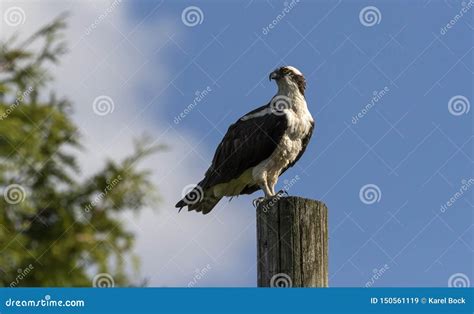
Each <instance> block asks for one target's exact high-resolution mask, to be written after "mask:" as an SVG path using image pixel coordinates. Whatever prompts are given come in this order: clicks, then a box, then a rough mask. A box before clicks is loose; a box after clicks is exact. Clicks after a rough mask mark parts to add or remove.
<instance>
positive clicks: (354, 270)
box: [62, 0, 474, 287]
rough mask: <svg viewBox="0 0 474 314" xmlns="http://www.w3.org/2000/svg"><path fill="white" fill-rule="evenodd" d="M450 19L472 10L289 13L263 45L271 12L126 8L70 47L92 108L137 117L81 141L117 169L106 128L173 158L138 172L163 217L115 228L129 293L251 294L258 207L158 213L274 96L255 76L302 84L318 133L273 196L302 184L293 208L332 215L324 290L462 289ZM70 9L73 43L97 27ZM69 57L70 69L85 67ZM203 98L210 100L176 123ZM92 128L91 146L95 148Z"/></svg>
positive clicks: (325, 4)
mask: <svg viewBox="0 0 474 314" xmlns="http://www.w3.org/2000/svg"><path fill="white" fill-rule="evenodd" d="M286 3H287V4H286V5H287V6H288V5H290V3H291V1H288V2H286ZM463 4H464V5H465V6H466V8H467V7H468V6H469V2H468V1H465V2H461V1H450V0H446V1H441V0H433V1H429V0H424V1H402V0H400V1H305V0H301V1H299V2H294V3H293V4H292V5H291V6H292V9H290V10H287V11H288V12H287V13H285V16H284V17H283V18H281V19H279V21H278V22H276V23H274V26H273V28H272V29H270V30H269V31H267V32H265V31H263V29H264V28H265V27H266V26H268V25H269V24H271V23H273V22H272V21H273V20H275V19H277V16H278V15H279V14H281V13H282V11H283V10H284V8H285V3H284V2H283V1H272V2H269V1H230V2H226V3H225V4H222V3H220V2H218V1H191V2H188V1H164V2H158V1H133V2H124V5H121V6H120V8H117V9H116V11H114V12H112V13H111V14H110V15H109V16H108V17H106V19H104V21H103V22H101V24H100V25H98V27H97V30H95V31H94V34H92V35H91V36H88V37H86V38H83V37H84V36H83V37H80V36H79V37H78V38H77V40H78V41H79V42H80V43H83V44H84V45H80V47H79V46H78V48H74V49H86V48H83V46H86V47H87V49H89V50H90V51H94V54H91V55H90V56H89V57H85V59H87V60H88V61H87V62H89V64H88V65H87V66H85V67H87V68H88V69H84V68H85V67H82V69H80V70H77V71H82V72H80V75H79V76H78V77H80V76H82V77H81V78H80V79H81V80H82V84H83V85H84V86H86V87H87V90H88V92H90V90H93V91H94V92H90V93H91V96H90V98H91V99H86V100H87V101H92V99H93V95H96V94H98V93H106V94H107V95H110V96H111V97H113V98H114V99H115V100H117V99H119V93H123V92H124V90H127V91H130V93H131V94H133V100H134V103H133V106H131V105H130V104H128V103H125V101H115V109H116V110H115V112H114V113H113V114H111V115H110V116H107V117H105V118H99V117H93V118H91V117H92V116H93V115H87V114H90V113H87V114H84V115H82V116H81V115H78V117H79V118H78V123H79V124H80V126H81V127H82V128H83V131H84V132H85V133H87V134H94V135H96V136H94V137H93V138H94V141H95V142H97V143H99V142H101V143H102V144H103V150H104V151H106V152H107V153H109V154H112V156H118V155H120V154H119V153H116V154H115V153H114V152H115V151H118V150H119V148H120V147H121V140H120V139H116V137H118V136H115V135H114V136H113V137H114V139H113V140H110V137H109V138H106V136H105V135H104V134H108V133H107V132H106V131H105V130H106V129H107V128H108V127H109V128H110V130H111V131H110V132H111V133H110V134H112V133H114V134H115V133H117V127H118V128H119V132H118V133H119V134H127V136H128V135H136V133H137V132H135V130H140V127H141V126H143V125H150V127H149V128H148V129H147V131H148V133H151V135H152V136H153V137H154V138H156V139H157V140H159V141H163V142H165V143H167V144H169V145H170V149H171V153H170V154H171V155H166V154H165V155H163V157H162V158H163V159H160V158H161V157H160V158H157V159H156V162H155V163H151V164H150V166H151V167H156V169H155V168H154V169H153V170H154V175H155V176H156V177H157V179H156V182H157V183H158V188H159V189H161V191H162V197H163V198H164V203H163V204H162V206H160V207H159V208H158V209H157V210H156V211H153V210H151V211H149V212H147V213H146V214H145V215H144V216H142V217H139V218H136V217H135V218H134V217H129V218H128V219H131V220H133V222H132V223H131V226H132V228H135V227H133V225H136V228H135V229H136V231H137V234H138V245H137V250H138V255H139V256H140V257H141V258H142V260H143V263H144V267H143V270H142V274H141V276H144V277H146V278H148V279H149V283H150V285H153V286H183V285H184V286H186V285H187V284H188V282H191V281H192V280H194V279H193V278H195V276H194V274H195V270H199V269H202V268H205V267H206V265H210V266H209V267H210V271H209V272H207V273H206V275H205V276H203V278H200V279H199V282H198V284H197V286H255V284H256V268H255V262H256V243H255V222H254V221H255V209H253V207H252V205H251V201H252V199H253V198H255V197H257V196H260V194H259V193H260V192H259V193H255V194H254V195H251V196H244V197H240V198H239V199H237V200H236V201H234V200H233V201H232V202H231V203H228V202H227V201H222V202H221V203H220V204H219V205H218V206H217V207H216V208H215V209H214V211H213V212H212V213H211V214H210V215H208V216H204V217H203V216H201V215H198V214H196V213H185V212H182V213H181V214H179V215H177V214H176V213H175V211H174V208H172V204H174V202H175V201H177V200H178V199H179V198H180V197H181V191H182V188H183V187H184V186H186V185H188V184H191V183H196V182H198V181H199V180H200V179H201V178H202V175H203V174H204V171H205V170H206V168H207V167H208V165H209V163H210V161H211V159H212V155H213V152H214V149H215V147H216V146H217V144H218V143H219V141H220V140H221V138H222V136H223V134H224V133H225V131H226V130H227V127H228V125H230V124H231V123H233V122H234V121H235V120H237V119H238V118H239V117H240V116H241V115H243V114H245V113H246V112H248V111H250V110H252V109H253V108H256V107H258V106H261V105H263V104H265V103H267V102H268V101H269V99H270V98H271V97H272V96H273V95H274V94H275V92H276V86H275V84H274V82H269V81H268V79H267V78H268V73H269V72H270V71H272V70H273V69H274V68H276V67H278V66H282V65H293V66H295V67H297V68H298V69H300V70H301V71H302V72H303V73H304V74H305V76H306V79H307V84H308V85H307V92H306V98H307V102H308V105H309V109H310V111H311V112H312V114H313V116H314V117H315V121H316V128H315V133H314V135H313V138H312V140H311V142H310V144H309V147H308V149H307V151H306V153H305V155H304V156H303V158H302V159H301V160H300V161H299V163H298V164H297V166H295V167H293V168H292V169H290V170H289V171H287V173H285V174H284V175H283V176H282V177H281V178H280V183H279V185H278V186H277V187H282V186H283V182H284V180H285V179H286V180H291V179H292V178H295V177H296V176H298V177H299V178H300V179H299V180H298V182H297V183H296V184H295V185H294V186H292V187H291V189H290V191H289V193H290V194H292V195H298V196H303V197H307V198H312V199H318V200H322V201H324V202H325V203H326V204H327V205H328V208H329V230H330V240H329V241H330V242H329V258H330V259H329V268H330V269H329V270H330V281H329V284H330V286H334V287H337V286H365V285H366V284H367V283H368V282H371V284H372V285H373V286H387V287H390V286H440V287H444V286H447V285H448V282H449V281H450V278H451V281H452V280H454V279H455V278H458V277H459V276H461V278H462V280H466V279H465V278H468V280H469V279H470V280H471V281H472V280H474V276H473V275H474V271H473V266H472V265H473V264H474V263H473V248H474V228H473V226H474V225H473V204H474V200H473V197H472V196H473V193H472V188H473V187H472V186H471V185H470V183H469V180H470V179H472V178H474V176H473V167H472V163H473V145H472V144H473V127H472V126H473V121H472V112H471V111H469V110H468V109H469V107H470V102H472V100H473V95H472V87H473V84H472V77H473V76H472V75H473V71H474V66H473V51H472V46H473V37H472V30H473V29H474V28H473V26H474V23H473V19H472V16H473V12H474V11H473V9H472V8H470V9H468V10H467V11H466V12H467V13H464V14H465V15H464V16H462V17H460V18H456V21H455V22H454V25H452V26H451V28H449V29H448V30H447V31H444V32H443V31H441V28H442V27H444V26H445V25H446V24H448V23H450V21H451V20H453V19H454V18H455V16H456V14H459V12H460V11H461V9H462V8H463ZM88 5H89V6H90V4H86V5H84V4H83V5H82V6H88ZM71 6H73V7H72V8H71V10H72V11H73V13H74V12H75V11H74V10H76V11H77V12H79V11H80V12H83V11H84V12H85V11H87V12H89V11H91V12H93V13H90V12H89V13H87V14H89V15H86V13H84V16H87V17H88V18H89V19H88V20H87V19H86V20H85V21H83V20H81V21H79V19H76V20H73V21H72V22H71V25H72V27H74V25H75V24H74V23H76V21H77V23H79V24H80V25H79V26H77V28H78V29H81V30H83V29H84V27H85V26H87V25H88V24H89V23H91V19H90V18H91V17H92V21H93V19H94V17H96V16H97V14H98V13H100V12H103V11H102V9H100V8H96V7H94V6H90V10H84V8H83V7H82V8H80V9H79V8H78V6H80V5H79V4H77V3H76V4H73V5H71ZM189 6H196V7H198V8H199V9H200V10H201V12H202V15H200V16H199V17H198V18H199V19H200V21H201V23H200V24H199V23H198V24H197V25H195V26H192V27H190V26H186V25H185V24H184V23H183V20H182V12H183V10H185V9H186V8H187V7H189ZM368 6H373V7H376V9H377V10H378V12H376V13H375V14H376V16H375V23H374V24H373V25H371V24H372V23H371V20H365V19H363V18H362V20H361V18H360V12H361V11H363V10H364V8H366V7H368ZM81 10H82V11H81ZM118 12H120V13H118ZM81 14H82V13H81ZM79 16H80V15H79ZM119 17H120V19H123V20H125V21H126V22H124V23H118V19H119ZM377 22H378V23H377ZM81 23H82V24H81ZM363 24H369V26H365V25H363ZM118 31H119V33H120V34H118V35H117V32H118ZM443 33H444V34H443ZM76 35H77V34H76ZM114 36H117V38H118V39H117V40H116V42H113V41H114V40H115V39H114V38H115V37H114ZM70 38H71V40H72V41H73V42H74V39H75V38H74V36H73V35H71V37H70ZM109 41H110V46H105V44H104V46H103V47H102V48H101V46H100V45H102V44H103V43H104V42H107V43H108V42H109ZM93 43H96V44H93ZM107 47H108V48H107ZM110 47H112V48H110ZM74 49H72V54H73V56H74V53H76V57H71V60H72V61H73V62H72V63H74V62H79V63H81V62H83V61H78V58H77V52H75V50H74ZM86 56H87V54H86ZM81 57H82V55H81ZM74 58H76V59H74ZM88 58H89V59H88ZM104 60H105V63H108V65H107V68H104V69H102V68H101V67H102V65H101V64H102V63H101V62H102V61H104ZM99 61H100V62H99ZM66 66H67V65H66ZM124 66H125V68H123V67H124ZM91 69H93V70H91ZM97 69H98V70H97ZM86 71H88V72H86ZM117 73H118V74H117ZM99 75H101V76H99ZM99 78H100V79H99ZM63 84H65V83H63ZM106 84H107V86H105V85H106ZM69 85H73V84H72V83H69ZM69 85H68V86H64V85H63V86H62V90H64V91H67V90H69V89H71V88H72V87H71V86H69ZM76 85H77V83H76ZM118 86H120V87H121V88H120V89H121V91H117V88H118ZM123 86H125V87H123ZM76 88H77V86H76ZM206 88H209V90H210V92H208V93H207V95H206V96H205V97H202V99H201V100H200V101H198V102H197V103H196V105H195V106H193V108H192V110H190V111H189V112H187V113H186V114H185V117H184V118H183V119H182V120H181V121H180V122H179V123H175V121H174V119H175V117H176V116H178V115H180V113H182V112H184V110H185V109H186V108H187V107H188V106H189V105H190V104H191V103H193V101H194V99H195V97H196V91H200V92H202V91H203V90H205V89H206ZM382 91H383V92H382ZM374 92H375V93H376V94H377V95H378V97H377V100H376V101H375V100H374ZM70 94H73V92H71V93H70ZM72 97H74V96H72ZM76 97H78V99H79V97H83V95H79V93H77V95H76ZM88 97H89V96H88ZM87 108H88V107H87ZM450 108H451V110H450ZM80 110H83V109H79V111H80ZM84 110H85V109H84ZM121 110H122V111H123V112H122V111H121ZM359 113H360V116H359V119H358V120H357V121H355V123H354V122H353V117H354V116H357V115H358V114H359ZM119 115H121V116H120V118H117V117H118V116H119ZM114 117H115V118H114ZM99 119H102V120H99ZM107 119H110V120H107ZM112 119H115V120H112ZM98 125H99V126H100V127H101V128H103V129H104V134H100V133H102V132H96V133H94V132H95V131H94V130H96V128H97V126H98ZM124 125H125V126H126V128H125V127H123V126H124ZM129 131H130V132H129ZM110 134H109V135H110ZM121 136H122V135H121ZM91 145H92V144H91ZM166 156H168V157H166ZM85 158H86V157H85ZM158 163H159V164H160V165H159V166H157V165H158ZM92 164H93V162H92V161H89V165H91V167H92ZM463 180H466V181H463ZM466 182H468V184H464V183H466ZM367 185H371V186H372V187H373V186H374V185H375V186H376V187H375V192H376V194H377V195H376V199H375V200H372V199H371V198H370V193H369V194H368V196H367V197H368V198H364V197H361V196H360V193H361V189H362V188H363V187H365V186H367ZM463 186H464V188H465V189H464V190H465V191H464V192H463V194H462V195H460V196H459V195H458V196H456V197H455V193H456V192H459V191H460V190H462V188H463ZM369 187H370V186H369ZM362 194H363V193H362ZM453 197H455V199H454V202H452V204H451V205H449V206H447V207H446V208H445V209H442V206H443V205H445V204H446V202H448V201H449V200H450V199H451V198H453ZM160 232H161V233H160ZM381 269H384V271H382V272H381ZM382 273H383V274H382ZM459 274H461V275H459ZM453 276H454V277H453ZM375 277H377V278H375ZM453 278H454V279H453Z"/></svg>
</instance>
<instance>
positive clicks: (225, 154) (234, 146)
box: [176, 66, 314, 214]
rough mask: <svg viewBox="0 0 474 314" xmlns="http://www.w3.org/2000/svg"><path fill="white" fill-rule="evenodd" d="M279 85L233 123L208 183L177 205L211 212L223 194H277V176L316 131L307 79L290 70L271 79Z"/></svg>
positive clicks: (207, 176) (282, 69) (286, 68)
mask: <svg viewBox="0 0 474 314" xmlns="http://www.w3.org/2000/svg"><path fill="white" fill-rule="evenodd" d="M269 80H270V81H271V80H275V81H276V84H277V86H278V92H277V94H276V95H275V96H274V97H273V98H272V99H271V101H270V102H269V103H268V104H266V105H264V106H262V107H260V108H257V109H255V110H252V111H250V112H249V113H247V114H246V115H244V116H243V117H241V118H240V119H239V120H237V122H235V123H234V124H232V125H231V126H230V127H229V129H228V130H227V133H226V134H225V136H224V138H223V140H222V141H221V143H220V144H219V146H218V147H217V150H216V152H215V154H214V158H213V160H212V164H211V166H210V167H209V169H208V170H207V171H206V174H205V176H204V179H203V180H202V181H201V182H199V183H198V184H197V185H196V186H194V188H193V189H192V190H191V191H189V192H188V193H186V195H184V197H183V199H182V200H180V201H179V202H178V203H177V204H176V207H177V208H179V209H180V210H181V209H182V208H183V207H186V206H187V207H188V210H189V211H191V210H195V211H197V212H202V213H203V214H207V213H209V212H210V211H211V210H212V209H213V208H214V206H216V204H217V203H218V202H219V200H220V199H221V198H223V197H224V196H230V197H232V196H237V195H241V194H251V193H253V192H255V191H257V190H259V189H261V190H263V192H264V194H265V198H271V197H273V196H275V185H276V183H277V180H278V177H279V176H280V175H281V174H282V173H284V172H285V171H286V170H287V169H288V168H290V167H292V166H293V165H294V164H295V163H296V162H297V161H298V160H299V159H300V157H301V155H303V153H304V151H305V149H306V146H307V145H308V142H309V140H310V138H311V135H312V133H313V129H314V120H313V117H312V116H311V113H310V112H309V110H308V107H307V105H306V99H305V95H304V93H305V88H306V80H305V78H304V76H303V74H302V73H301V72H300V71H299V70H298V69H296V68H295V67H292V66H284V67H280V68H278V69H276V70H275V71H273V72H272V73H270V75H269Z"/></svg>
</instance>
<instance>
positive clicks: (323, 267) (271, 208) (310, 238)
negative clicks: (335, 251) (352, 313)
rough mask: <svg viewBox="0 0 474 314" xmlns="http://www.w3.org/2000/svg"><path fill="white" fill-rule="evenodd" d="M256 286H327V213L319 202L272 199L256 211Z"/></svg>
mask: <svg viewBox="0 0 474 314" xmlns="http://www.w3.org/2000/svg"><path fill="white" fill-rule="evenodd" d="M257 246H258V248H257V249H258V252H257V257H258V266H257V272H258V286H259V287H272V286H273V287H327V286H328V209H327V207H326V205H325V204H324V203H322V202H320V201H315V200H310V199H305V198H301V197H294V196H291V197H282V198H278V197H275V198H273V199H270V200H265V201H263V202H262V203H260V204H259V206H258V208H257Z"/></svg>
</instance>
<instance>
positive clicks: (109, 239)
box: [0, 16, 161, 286]
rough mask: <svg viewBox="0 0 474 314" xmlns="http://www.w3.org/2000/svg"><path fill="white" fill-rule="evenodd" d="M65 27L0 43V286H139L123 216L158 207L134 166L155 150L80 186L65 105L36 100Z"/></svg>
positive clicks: (59, 51) (144, 147) (143, 145)
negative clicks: (109, 280)
mask: <svg viewBox="0 0 474 314" xmlns="http://www.w3.org/2000/svg"><path fill="white" fill-rule="evenodd" d="M64 19H65V17H64V16H62V17H60V18H58V19H56V20H55V21H53V22H52V23H51V24H49V25H47V26H45V27H44V28H42V29H40V30H39V31H38V32H37V33H35V34H33V35H32V36H31V37H29V38H27V39H26V40H25V41H24V42H18V40H17V38H11V39H9V40H7V41H5V42H0V191H1V192H2V194H3V195H0V286H91V285H92V278H93V277H94V275H95V274H96V273H109V274H110V275H111V276H112V277H113V279H114V281H115V285H117V286H126V285H133V284H140V282H138V281H137V280H136V279H135V280H130V279H129V278H127V276H126V274H125V271H124V268H125V265H126V264H125V261H131V260H134V256H133V254H132V247H133V239H134V236H133V234H131V233H130V232H128V231H127V228H126V223H125V222H122V220H123V218H121V215H120V214H121V212H123V211H125V210H131V211H138V210H140V208H142V207H143V206H144V205H146V204H147V202H150V201H153V202H155V201H156V198H155V197H153V195H154V193H153V190H154V188H153V186H152V184H151V183H150V182H149V180H148V173H147V172H144V171H139V170H137V167H136V166H137V163H138V162H139V161H140V160H141V159H142V158H144V157H145V156H147V155H149V154H151V153H153V152H155V151H156V150H159V149H160V148H161V147H159V146H158V147H157V146H150V145H148V144H147V143H148V141H146V140H143V141H138V142H137V143H136V151H135V153H134V154H133V155H132V156H130V157H128V158H126V159H125V160H123V161H122V162H119V163H118V162H114V161H112V160H110V161H107V162H106V165H105V167H104V169H102V170H101V171H99V172H98V173H96V174H94V175H93V176H92V177H90V178H87V179H85V180H79V179H77V177H78V173H79V170H80V167H79V165H78V163H77V158H76V157H75V155H74V152H77V150H78V149H82V148H81V146H80V137H79V134H78V130H77V128H76V127H75V125H74V123H73V122H72V120H71V118H70V114H71V109H72V107H71V104H70V103H69V102H68V101H67V100H66V99H58V98H57V97H56V96H55V95H54V93H53V94H51V95H49V96H48V97H45V95H43V94H44V91H45V89H46V87H47V84H48V83H49V82H50V81H51V80H52V78H51V77H50V75H49V74H48V71H47V66H48V65H50V64H52V63H57V62H58V60H59V58H60V57H61V55H63V54H64V53H65V52H66V46H65V44H64V41H63V40H62V38H61V31H62V29H63V28H64V27H65V22H64V21H65V20H64ZM33 47H34V48H33ZM41 99H47V101H44V100H43V101H42V100H41Z"/></svg>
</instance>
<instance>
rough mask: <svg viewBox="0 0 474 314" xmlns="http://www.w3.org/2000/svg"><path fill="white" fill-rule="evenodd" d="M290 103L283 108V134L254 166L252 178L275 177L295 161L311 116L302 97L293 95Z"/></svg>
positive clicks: (308, 130)
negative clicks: (270, 152)
mask: <svg viewBox="0 0 474 314" xmlns="http://www.w3.org/2000/svg"><path fill="white" fill-rule="evenodd" d="M292 103H293V106H292V107H291V108H288V109H285V110H284V113H285V115H286V117H287V119H288V126H287V129H286V131H285V133H284V135H283V136H282V138H281V140H280V142H279V143H278V145H277V148H276V149H275V151H274V152H273V153H272V154H271V156H270V157H269V158H267V159H266V160H265V161H263V162H261V163H260V164H259V165H258V166H257V167H255V169H254V171H253V175H254V178H261V177H262V176H267V177H268V176H271V177H276V178H277V177H278V176H279V175H280V173H281V171H282V170H283V169H285V168H286V167H287V166H288V165H289V164H290V163H292V162H293V161H295V159H296V158H297V157H298V155H299V153H300V152H301V150H302V149H303V139H304V138H305V137H306V136H307V135H308V133H309V132H310V130H311V126H312V124H313V117H312V116H311V114H310V112H309V110H308V108H307V105H306V101H305V99H304V97H295V98H293V99H292ZM276 178H275V179H276Z"/></svg>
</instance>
